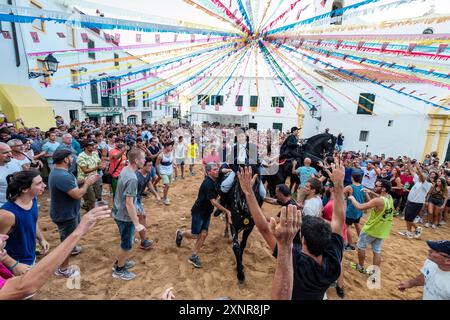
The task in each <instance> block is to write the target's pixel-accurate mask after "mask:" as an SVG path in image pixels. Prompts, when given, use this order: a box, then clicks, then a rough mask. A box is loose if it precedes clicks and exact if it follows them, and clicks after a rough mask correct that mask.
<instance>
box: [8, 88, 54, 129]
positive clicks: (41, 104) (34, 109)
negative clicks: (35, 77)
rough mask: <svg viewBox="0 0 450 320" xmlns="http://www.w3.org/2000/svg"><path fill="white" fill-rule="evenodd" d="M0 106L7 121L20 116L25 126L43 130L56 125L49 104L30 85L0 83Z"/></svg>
mask: <svg viewBox="0 0 450 320" xmlns="http://www.w3.org/2000/svg"><path fill="white" fill-rule="evenodd" d="M0 108H1V111H2V112H3V113H4V114H5V115H6V117H7V119H8V121H14V120H16V119H18V118H22V120H23V122H24V123H25V125H26V126H27V127H39V128H40V129H41V130H43V131H47V130H48V129H50V128H51V127H55V126H56V123H55V115H54V113H53V108H52V106H51V104H50V103H49V102H48V101H47V100H45V99H44V98H43V97H42V96H41V95H40V94H39V93H38V92H37V91H36V90H34V89H33V88H32V87H31V86H19V85H14V84H0Z"/></svg>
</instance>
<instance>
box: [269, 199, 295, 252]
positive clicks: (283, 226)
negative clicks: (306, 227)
mask: <svg viewBox="0 0 450 320" xmlns="http://www.w3.org/2000/svg"><path fill="white" fill-rule="evenodd" d="M301 223H302V215H301V212H300V210H298V209H297V207H296V206H294V205H291V204H290V205H289V206H288V207H287V208H286V207H282V208H281V215H280V220H279V221H278V222H277V221H276V220H275V219H274V218H273V217H272V218H271V219H270V229H271V231H272V233H273V235H274V236H275V238H276V239H277V242H278V244H279V245H285V246H286V245H291V244H292V241H293V240H294V238H295V235H296V234H297V232H298V230H300V226H301Z"/></svg>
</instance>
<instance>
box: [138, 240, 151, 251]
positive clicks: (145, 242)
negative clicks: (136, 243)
mask: <svg viewBox="0 0 450 320" xmlns="http://www.w3.org/2000/svg"><path fill="white" fill-rule="evenodd" d="M152 245H153V241H152V240H148V239H145V240H143V241H141V245H140V248H141V249H143V250H149V249H151V248H152Z"/></svg>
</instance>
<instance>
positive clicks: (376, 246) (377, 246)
mask: <svg viewBox="0 0 450 320" xmlns="http://www.w3.org/2000/svg"><path fill="white" fill-rule="evenodd" d="M382 243H383V239H380V238H374V237H371V236H369V235H367V234H365V233H364V232H363V231H361V234H360V235H359V239H358V243H357V244H356V246H357V247H358V249H361V250H365V249H366V248H367V246H368V245H369V244H371V245H372V251H373V252H375V253H378V254H380V253H381V244H382Z"/></svg>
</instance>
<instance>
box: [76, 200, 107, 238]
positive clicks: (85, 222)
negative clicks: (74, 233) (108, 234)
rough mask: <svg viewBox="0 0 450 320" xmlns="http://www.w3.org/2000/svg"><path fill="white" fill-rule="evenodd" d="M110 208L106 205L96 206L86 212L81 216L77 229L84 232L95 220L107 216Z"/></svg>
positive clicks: (89, 228) (90, 227)
mask: <svg viewBox="0 0 450 320" xmlns="http://www.w3.org/2000/svg"><path fill="white" fill-rule="evenodd" d="M110 214H111V210H110V209H109V208H108V206H101V207H96V208H94V209H92V210H90V211H89V212H88V213H86V214H85V215H84V216H83V218H81V221H80V224H79V225H78V227H77V229H79V230H80V231H81V232H82V233H83V234H86V233H87V232H88V231H89V230H91V229H92V227H93V226H94V225H95V224H96V223H97V221H99V220H102V219H105V218H109V217H110Z"/></svg>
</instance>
